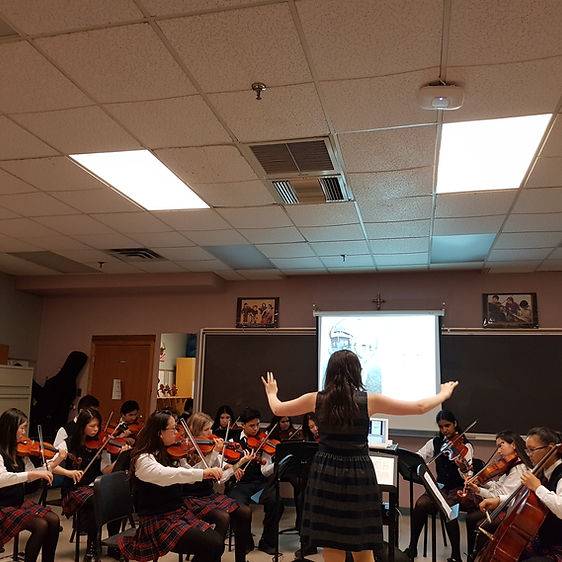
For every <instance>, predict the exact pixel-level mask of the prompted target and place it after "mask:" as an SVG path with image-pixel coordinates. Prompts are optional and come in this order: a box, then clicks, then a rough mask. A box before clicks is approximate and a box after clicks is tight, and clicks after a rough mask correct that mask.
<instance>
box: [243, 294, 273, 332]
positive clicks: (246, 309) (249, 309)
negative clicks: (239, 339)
mask: <svg viewBox="0 0 562 562" xmlns="http://www.w3.org/2000/svg"><path fill="white" fill-rule="evenodd" d="M278 326H279V297H238V303H237V306H236V327H237V328H277V327H278Z"/></svg>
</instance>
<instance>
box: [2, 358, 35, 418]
mask: <svg viewBox="0 0 562 562" xmlns="http://www.w3.org/2000/svg"><path fill="white" fill-rule="evenodd" d="M32 383H33V369H32V368H31V367H12V366H10V365H0V414H1V413H2V412H5V411H6V410H8V409H9V408H18V409H20V410H21V411H22V412H25V414H26V415H27V416H28V417H29V407H30V405H31V385H32Z"/></svg>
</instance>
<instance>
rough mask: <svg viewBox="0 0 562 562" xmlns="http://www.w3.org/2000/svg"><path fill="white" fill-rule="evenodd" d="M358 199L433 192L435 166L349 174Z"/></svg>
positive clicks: (388, 197) (407, 195)
mask: <svg viewBox="0 0 562 562" xmlns="http://www.w3.org/2000/svg"><path fill="white" fill-rule="evenodd" d="M348 177H349V183H350V184H351V189H352V191H353V194H354V195H355V197H356V198H357V199H364V198H369V197H371V198H373V199H392V198H395V197H411V196H414V195H431V194H432V193H433V167H432V166H431V167H427V168H417V169H415V170H400V171H397V172H380V173H365V174H349V175H348Z"/></svg>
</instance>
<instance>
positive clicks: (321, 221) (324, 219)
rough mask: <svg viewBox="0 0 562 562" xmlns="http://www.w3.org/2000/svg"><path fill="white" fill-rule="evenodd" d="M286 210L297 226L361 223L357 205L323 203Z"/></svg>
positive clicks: (294, 206)
mask: <svg viewBox="0 0 562 562" xmlns="http://www.w3.org/2000/svg"><path fill="white" fill-rule="evenodd" d="M285 210H286V211H287V214H288V215H289V216H290V217H291V220H292V221H293V222H294V223H295V224H296V225H297V226H299V227H300V226H328V225H341V224H346V225H350V224H356V223H358V222H359V217H358V216H357V211H356V208H355V203H353V202H351V201H350V202H341V203H322V204H319V205H286V206H285Z"/></svg>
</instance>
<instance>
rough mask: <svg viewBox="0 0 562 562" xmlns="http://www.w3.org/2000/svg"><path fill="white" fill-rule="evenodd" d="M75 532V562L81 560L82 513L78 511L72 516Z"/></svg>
mask: <svg viewBox="0 0 562 562" xmlns="http://www.w3.org/2000/svg"><path fill="white" fill-rule="evenodd" d="M72 522H73V527H74V529H73V533H74V562H80V515H79V514H78V513H77V514H75V515H73V516H72Z"/></svg>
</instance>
